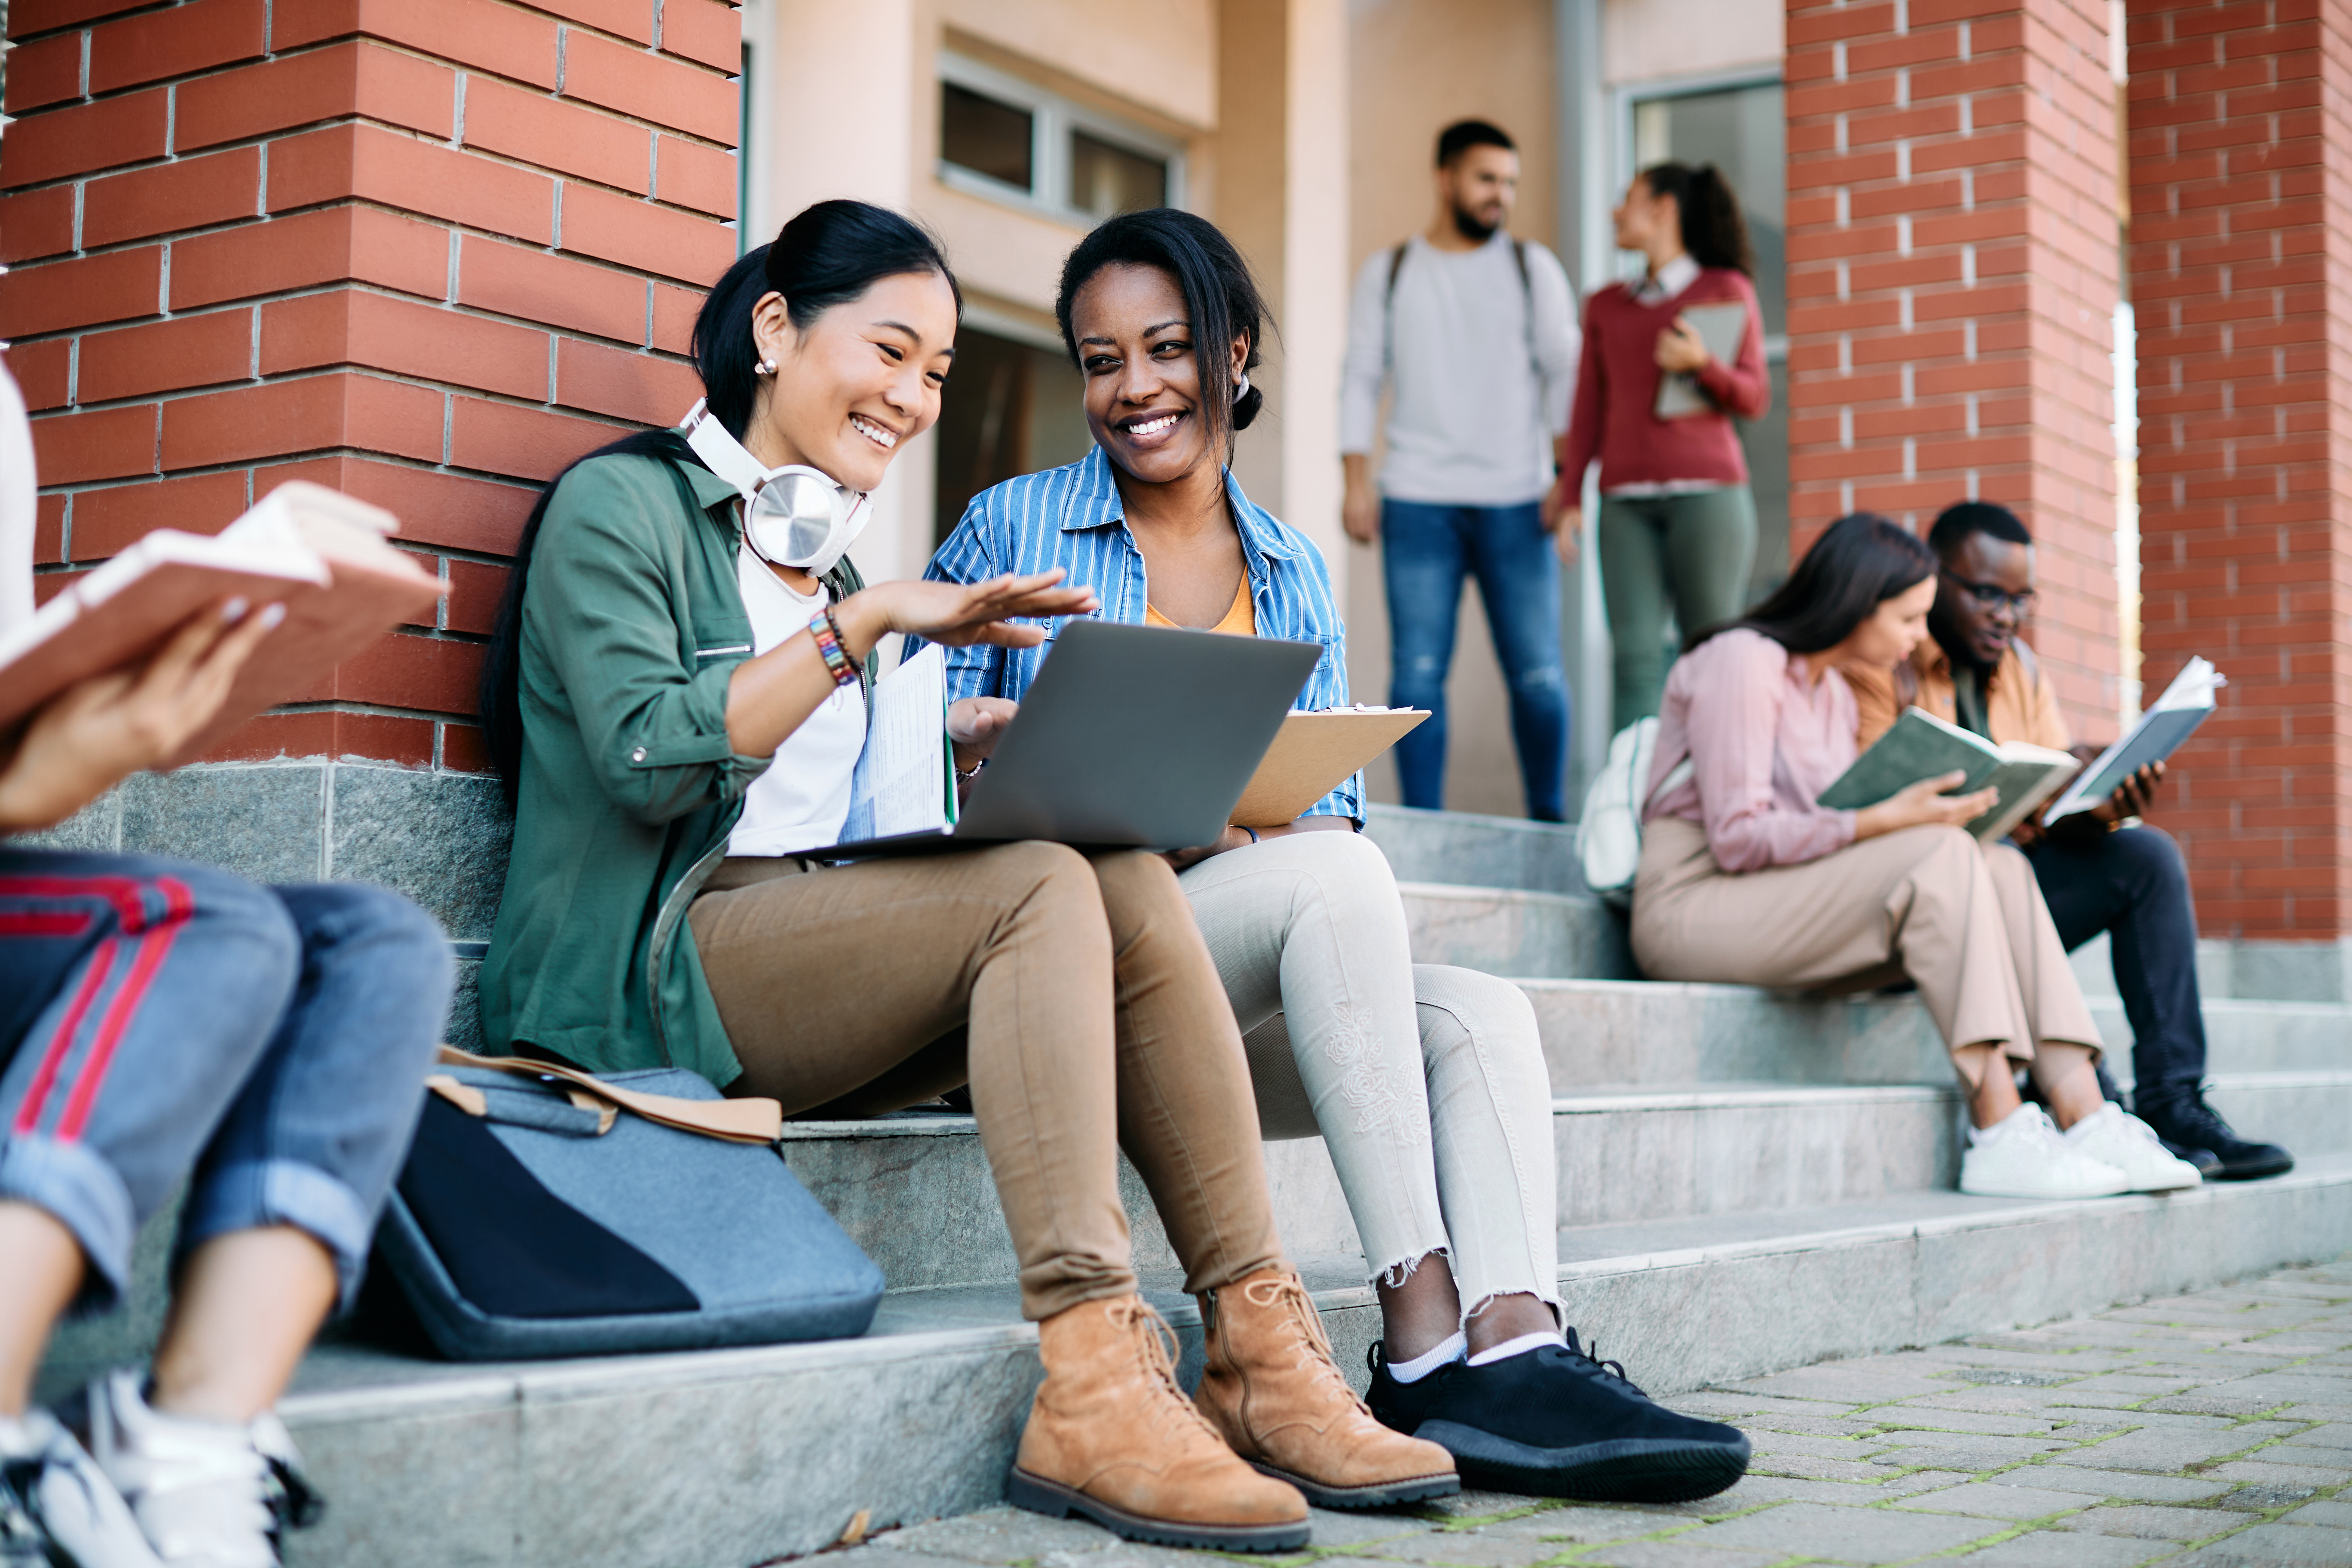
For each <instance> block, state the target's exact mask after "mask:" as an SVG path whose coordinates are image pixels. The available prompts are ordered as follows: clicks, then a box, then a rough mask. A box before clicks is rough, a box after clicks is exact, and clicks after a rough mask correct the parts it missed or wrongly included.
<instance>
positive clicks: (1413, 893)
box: [1397, 881, 1641, 980]
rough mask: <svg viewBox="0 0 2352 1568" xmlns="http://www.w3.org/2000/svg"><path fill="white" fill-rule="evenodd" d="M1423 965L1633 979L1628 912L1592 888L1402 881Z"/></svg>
mask: <svg viewBox="0 0 2352 1568" xmlns="http://www.w3.org/2000/svg"><path fill="white" fill-rule="evenodd" d="M1397 891H1398V892H1399V893H1401V894H1402V895H1403V898H1404V912H1405V922H1406V926H1407V929H1408V930H1409V931H1411V932H1412V957H1413V962H1414V963H1453V964H1459V965H1461V966H1462V967H1463V968H1465V969H1480V970H1484V971H1486V973H1489V974H1525V975H1534V976H1539V977H1542V978H1545V979H1561V980H1569V979H1616V980H1633V979H1637V978H1639V977H1640V973H1641V972H1640V971H1639V970H1638V969H1636V968H1635V967H1634V965H1633V948H1632V946H1631V945H1630V944H1629V943H1628V942H1627V941H1626V934H1625V921H1624V919H1623V917H1622V916H1620V915H1618V914H1617V913H1616V912H1615V911H1613V910H1610V909H1609V908H1608V907H1607V906H1605V905H1603V904H1602V903H1601V900H1598V899H1596V898H1594V897H1593V896H1592V895H1591V893H1551V892H1534V891H1529V890H1528V889H1522V888H1474V887H1462V886H1456V885H1454V884H1452V883H1446V882H1404V881H1401V882H1399V883H1398V884H1397Z"/></svg>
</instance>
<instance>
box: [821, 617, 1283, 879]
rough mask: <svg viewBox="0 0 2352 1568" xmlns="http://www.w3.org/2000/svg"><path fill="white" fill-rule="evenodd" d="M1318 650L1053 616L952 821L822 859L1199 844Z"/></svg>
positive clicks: (1217, 824)
mask: <svg viewBox="0 0 2352 1568" xmlns="http://www.w3.org/2000/svg"><path fill="white" fill-rule="evenodd" d="M1322 652H1323V650H1322V647H1320V645H1318V644H1316V643H1309V642H1284V641H1279V640H1276V639H1274V638H1269V637H1223V636H1219V635H1217V634H1215V633H1213V632H1196V631H1181V630H1173V629H1170V628H1167V627H1161V626H1128V625H1125V624H1123V623H1120V622H1115V621H1098V620H1074V621H1068V622H1065V623H1064V624H1063V625H1062V626H1061V627H1060V629H1059V635H1058V636H1057V637H1055V639H1054V641H1053V645H1052V652H1051V653H1050V654H1049V655H1048V657H1047V658H1046V659H1045V665H1044V667H1043V668H1040V669H1039V670H1038V672H1037V679H1035V680H1034V681H1033V682H1032V683H1031V684H1030V687H1029V693H1028V695H1027V696H1026V697H1024V698H1023V699H1022V701H1021V711H1020V712H1019V713H1018V714H1017V715H1015V716H1014V718H1013V722H1012V724H1011V725H1010V726H1008V727H1007V728H1006V730H1005V731H1004V734H1003V738H1002V739H1000V740H999V741H998V742H997V743H996V751H995V754H994V755H992V757H991V758H990V759H989V763H988V766H987V767H985V768H983V769H982V770H981V774H980V777H979V778H978V779H977V780H976V781H974V783H973V784H972V786H971V794H970V795H966V796H965V797H964V801H963V807H962V810H961V814H960V815H961V819H960V820H959V821H958V822H957V824H956V825H955V826H954V827H952V828H950V829H948V830H947V831H945V832H926V833H909V834H901V835H898V836H897V837H888V838H868V839H864V840H861V841H856V842H849V843H843V844H840V845H837V846H835V847H834V848H833V849H831V850H830V851H826V852H825V853H824V858H828V859H834V858H838V859H854V858H859V857H862V856H869V855H888V854H905V853H908V852H910V851H920V850H924V849H939V848H944V847H951V846H954V845H958V844H973V843H1003V842H1005V841H1007V840H1012V839H1021V838H1042V839H1046V840H1049V841H1051V842H1054V843H1058V844H1077V845H1088V846H1099V847H1132V848H1145V849H1182V848H1187V847H1191V846H1192V845H1196V844H1207V843H1209V842H1211V841H1213V839H1214V838H1215V837H1217V835H1218V834H1219V833H1221V832H1223V830H1224V826H1225V820H1226V818H1227V817H1228V816H1231V815H1232V813H1233V809H1234V804H1235V803H1236V802H1238V801H1239V800H1240V799H1241V797H1242V790H1243V789H1244V787H1245V786H1246V785H1247V784H1249V781H1250V775H1251V774H1252V773H1255V772H1256V771H1257V764H1258V761H1259V759H1260V758H1262V757H1264V756H1265V750H1266V748H1267V747H1268V746H1270V745H1272V744H1273V743H1274V737H1275V733H1276V731H1278V730H1280V729H1281V728H1282V721H1283V718H1284V716H1285V715H1286V714H1287V713H1288V712H1289V711H1290V705H1291V703H1292V702H1294V701H1296V700H1297V697H1298V693H1299V690H1300V689H1301V688H1303V687H1304V686H1305V685H1306V684H1307V677H1308V676H1309V675H1311V674H1313V673H1314V670H1315V664H1316V661H1317V660H1318V658H1321V657H1322Z"/></svg>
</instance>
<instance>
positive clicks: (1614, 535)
mask: <svg viewBox="0 0 2352 1568" xmlns="http://www.w3.org/2000/svg"><path fill="white" fill-rule="evenodd" d="M1598 532H1599V534H1600V541H1601V602H1602V603H1603V605H1606V606H1607V608H1608V611H1609V645H1610V650H1611V652H1612V656H1613V666H1614V669H1615V681H1614V686H1615V691H1614V696H1615V699H1616V700H1615V705H1614V708H1613V710H1612V720H1611V724H1610V728H1611V730H1612V731H1617V730H1622V729H1623V728H1624V727H1625V726H1626V725H1628V724H1631V723H1632V722H1633V721H1634V720H1636V719H1642V718H1646V717H1648V716H1649V715H1650V714H1653V713H1655V712H1656V711H1657V710H1658V702H1659V700H1660V699H1662V698H1663V697H1664V694H1665V689H1666V667H1667V666H1668V665H1669V664H1671V663H1673V662H1674V650H1673V649H1672V648H1671V647H1668V645H1667V642H1666V616H1667V614H1668V612H1669V611H1671V612H1672V613H1673V616H1674V619H1675V626H1676V627H1678V628H1679V629H1680V631H1681V633H1682V634H1683V635H1684V636H1685V637H1687V636H1689V635H1690V634H1691V633H1692V632H1694V631H1696V630H1697V629H1698V628H1699V627H1701V626H1713V625H1715V624H1716V623H1717V621H1727V620H1730V619H1731V618H1732V617H1733V616H1737V615H1738V614H1739V613H1740V612H1741V611H1743V610H1745V609H1747V608H1748V568H1749V567H1750V566H1752V565H1754V564H1755V561H1756V501H1755V499H1754V498H1753V497H1752V496H1750V495H1749V494H1748V487H1747V486H1746V485H1727V486H1725V487H1724V488H1723V489H1717V490H1700V491H1696V492H1695V493H1693V494H1689V495H1675V496H1603V497H1601V522H1600V527H1599V529H1598Z"/></svg>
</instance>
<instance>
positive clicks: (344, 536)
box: [0, 479, 446, 766]
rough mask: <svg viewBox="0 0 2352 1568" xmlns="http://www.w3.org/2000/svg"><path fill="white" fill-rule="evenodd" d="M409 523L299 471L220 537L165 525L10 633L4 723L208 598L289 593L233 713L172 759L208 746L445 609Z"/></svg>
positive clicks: (0, 719) (0, 660) (148, 642)
mask: <svg viewBox="0 0 2352 1568" xmlns="http://www.w3.org/2000/svg"><path fill="white" fill-rule="evenodd" d="M398 527H399V523H398V521H397V520H395V519H394V517H393V515H392V514H391V513H390V512H388V511H385V510H383V509H382V508H381V507H373V506H370V505H368V504H367V503H366V502H365V501H361V500H352V498H351V497H349V496H347V495H343V494H341V493H340V492H338V491H335V490H331V489H327V488H326V487H325V486H323V485H314V484H310V483H308V482H306V481H303V480H299V479H297V480H292V481H289V483H286V484H283V485H280V486H278V488H277V489H274V490H272V491H270V492H269V494H268V495H267V496H265V497H264V498H262V500H261V501H260V503H259V504H258V505H257V506H255V507H254V508H253V509H252V510H249V511H247V513H246V514H245V515H244V516H242V517H240V518H238V519H237V520H236V521H235V522H232V523H230V524H229V525H228V527H227V528H226V529H224V530H223V531H220V532H219V533H217V534H212V535H209V536H208V535H205V534H200V533H183V532H180V531H177V530H175V529H168V528H164V529H157V530H156V531H153V532H152V533H150V534H147V535H146V536H145V537H143V538H142V539H140V540H139V541H138V542H136V543H134V544H132V545H131V547H130V548H129V549H127V550H125V551H123V552H122V553H121V554H120V555H117V556H116V557H115V558H114V559H113V560H111V561H109V562H107V563H105V564H104V565H102V566H100V567H99V568H97V569H96V570H95V571H92V572H90V573H89V574H87V575H85V576H82V577H79V578H77V579H76V580H75V581H74V582H73V583H72V584H71V585H69V586H68V587H67V588H66V589H65V591H64V592H62V593H60V594H59V595H58V596H57V597H55V598H53V599H51V600H50V601H49V602H48V603H47V604H46V605H42V606H41V608H40V609H39V610H38V611H37V612H36V613H35V614H34V616H33V618H32V619H31V620H29V621H26V623H25V624H24V625H23V626H19V627H17V629H16V633H15V634H14V635H13V636H10V637H6V638H5V639H0V733H5V732H6V731H8V730H10V729H12V728H13V727H14V726H15V725H16V723H17V722H18V721H21V720H23V719H24V718H25V717H26V715H27V714H30V713H32V712H33V711H34V710H37V709H38V708H39V707H40V706H41V705H42V704H43V703H46V702H47V701H48V700H49V699H50V698H52V697H55V696H56V695H57V694H58V692H60V691H63V690H64V689H66V688H67V687H68V686H71V685H73V684H74V683H75V682H77V681H79V680H86V679H89V677H91V676H94V675H100V674H103V673H105V672H106V671H108V670H110V669H121V668H124V667H126V666H129V665H132V664H136V663H137V662H139V661H140V660H142V659H144V658H147V657H148V656H149V655H150V654H152V653H153V652H154V651H155V649H156V648H157V647H160V646H161V645H162V644H163V642H164V641H165V640H166V639H167V638H168V637H171V635H172V634H173V632H174V631H176V630H177V629H178V628H179V627H181V626H184V625H185V624H186V623H187V621H188V619H189V617H190V616H194V615H195V614H197V613H198V612H199V611H201V610H203V609H204V608H205V606H206V605H211V604H214V603H215V602H217V601H219V600H222V599H226V598H230V597H243V598H245V599H247V600H248V601H249V602H250V603H251V604H252V605H254V606H255V607H256V608H259V607H260V606H261V605H268V604H274V603H278V602H283V603H284V605H286V620H285V624H284V625H282V626H279V627H278V629H277V630H276V631H274V632H272V633H270V634H269V637H268V639H267V640H266V641H264V642H263V643H262V645H261V647H258V648H257V649H256V650H255V651H254V653H253V656H252V657H251V658H248V659H247V661H246V664H245V668H243V669H242V670H241V671H239V672H238V675H237V678H236V686H235V687H234V688H232V689H231V690H230V692H229V696H228V700H227V701H226V703H224V704H223V705H222V708H221V710H220V713H219V715H218V716H217V717H216V718H215V720H214V721H213V722H212V723H211V724H209V725H207V726H206V727H205V729H204V731H202V732H200V733H198V734H197V735H195V736H194V737H193V738H192V739H191V740H190V741H189V742H188V743H187V745H186V746H184V748H182V750H181V752H180V753H179V755H177V756H175V757H173V758H172V759H170V760H169V762H168V763H165V765H166V766H177V765H178V764H179V763H184V762H186V761H188V760H189V759H190V758H192V757H195V756H199V755H201V754H202V753H203V752H205V751H206V750H208V749H210V748H211V747H213V746H215V745H216V744H218V743H219V742H220V741H221V740H222V739H223V738H224V737H225V736H226V735H227V733H228V732H229V731H231V730H234V729H236V727H237V726H238V725H239V724H242V723H244V722H245V721H247V719H250V718H252V717H253V716H254V715H255V714H256V713H258V712H260V711H261V710H264V709H266V708H268V707H271V706H273V705H274V704H277V703H279V702H289V701H293V700H297V699H299V698H301V697H302V696H303V695H304V694H305V693H306V692H309V691H310V690H312V689H314V688H316V687H317V686H318V685H319V684H320V681H321V680H322V679H324V678H325V677H326V675H327V672H328V671H329V670H330V669H331V668H333V667H334V666H335V665H336V664H338V663H340V662H341V661H342V660H344V659H346V658H351V657H352V655H353V654H355V653H358V652H359V651H360V650H361V649H362V648H364V647H367V646H368V645H369V644H370V643H373V641H375V640H376V638H378V637H382V636H383V634H384V633H386V632H388V631H390V630H392V628H393V627H394V626H399V625H401V624H402V623H403V622H406V621H415V620H419V619H423V618H425V617H427V616H430V615H431V613H432V610H433V605H434V603H435V601H436V600H437V599H439V598H440V596H441V595H443V594H444V593H445V592H446V588H445V587H444V585H443V584H442V583H441V581H440V579H439V578H437V577H436V576H435V575H434V574H432V573H430V572H428V571H426V570H425V568H424V567H423V566H422V565H420V564H418V563H417V562H416V560H415V557H413V556H410V555H406V554H404V553H402V552H400V551H398V550H395V549H394V548H393V547H392V546H391V545H390V544H388V543H386V542H385V537H386V536H387V535H388V534H391V533H392V532H394V531H395V530H396V529H397V528H398Z"/></svg>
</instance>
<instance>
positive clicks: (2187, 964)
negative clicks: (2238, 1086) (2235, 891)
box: [2025, 827, 2205, 1106]
mask: <svg viewBox="0 0 2352 1568" xmlns="http://www.w3.org/2000/svg"><path fill="white" fill-rule="evenodd" d="M2025 856H2026V858H2027V859H2028V860H2031V861H2032V863H2033V875H2034V879H2035V880H2037V881H2038V882H2040V883H2041V885H2042V901H2043V902H2044V903H2047V904H2048V905H2049V906H2050V918H2051V919H2052V920H2053V921H2055V922H2057V926H2058V937H2059V940H2060V941H2062V942H2064V943H2065V944H2066V951H2067V952H2074V949H2076V948H2078V947H2080V946H2082V945H2083V944H2084V942H2088V941H2090V940H2091V939H2092V938H2093V937H2095V936H2096V935H2098V934H2099V933H2100V932H2101V931H2109V932H2112V933H2113V942H2114V961H2115V968H2116V990H2117V991H2118V992H2120V993H2121V994H2122V995H2123V1003H2124V1016H2125V1017H2126V1018H2127V1019H2129V1020H2130V1022H2131V1032H2132V1076H2133V1078H2134V1079H2136V1080H2137V1081H2136V1082H2135V1084H2134V1087H2133V1091H2132V1092H2133V1100H2134V1103H2135V1104H2137V1105H2141V1106H2146V1105H2150V1104H2154V1103H2156V1102H2158V1101H2159V1100H2168V1099H2170V1098H2172V1097H2173V1096H2175V1095H2178V1094H2180V1093H2182V1092H2184V1091H2191V1090H2194V1089H2196V1087H2197V1084H2198V1081H2199V1080H2200V1079H2202V1078H2203V1077H2204V1076H2205V1016H2204V1014H2203V1013H2202V1012H2201V1011H2200V1008H2199V1005H2198V995H2197V911H2196V910H2195V909H2194V908H2192V907H2191V905H2190V904H2189V873H2188V870H2187V868H2185V867H2183V866H2182V864H2181V861H2180V847H2179V845H2177V844H2175V843H2173V841H2172V840H2171V838H2170V837H2168V836H2167V835H2165V834H2163V833H2161V832H2159V831H2158V830H2157V829H2156V828H2153V827H2126V828H2123V829H2121V830H2119V831H2117V832H2115V833H2096V834H2083V835H2069V836H2066V837H2064V838H2063V840H2062V839H2061V838H2055V837H2051V838H2044V839H2043V840H2042V842H2041V843H2039V844H2037V845H2035V846H2034V847H2032V848H2031V849H2028V850H2027V851H2026V852H2025ZM2099 1076H2100V1079H2101V1080H2102V1087H2103V1088H2105V1089H2108V1090H2109V1097H2110V1098H2114V1095H2113V1089H2114V1085H2113V1084H2112V1083H2111V1082H2108V1081H2106V1073H2105V1069H2104V1068H2103V1069H2101V1072H2100V1075H2099Z"/></svg>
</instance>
